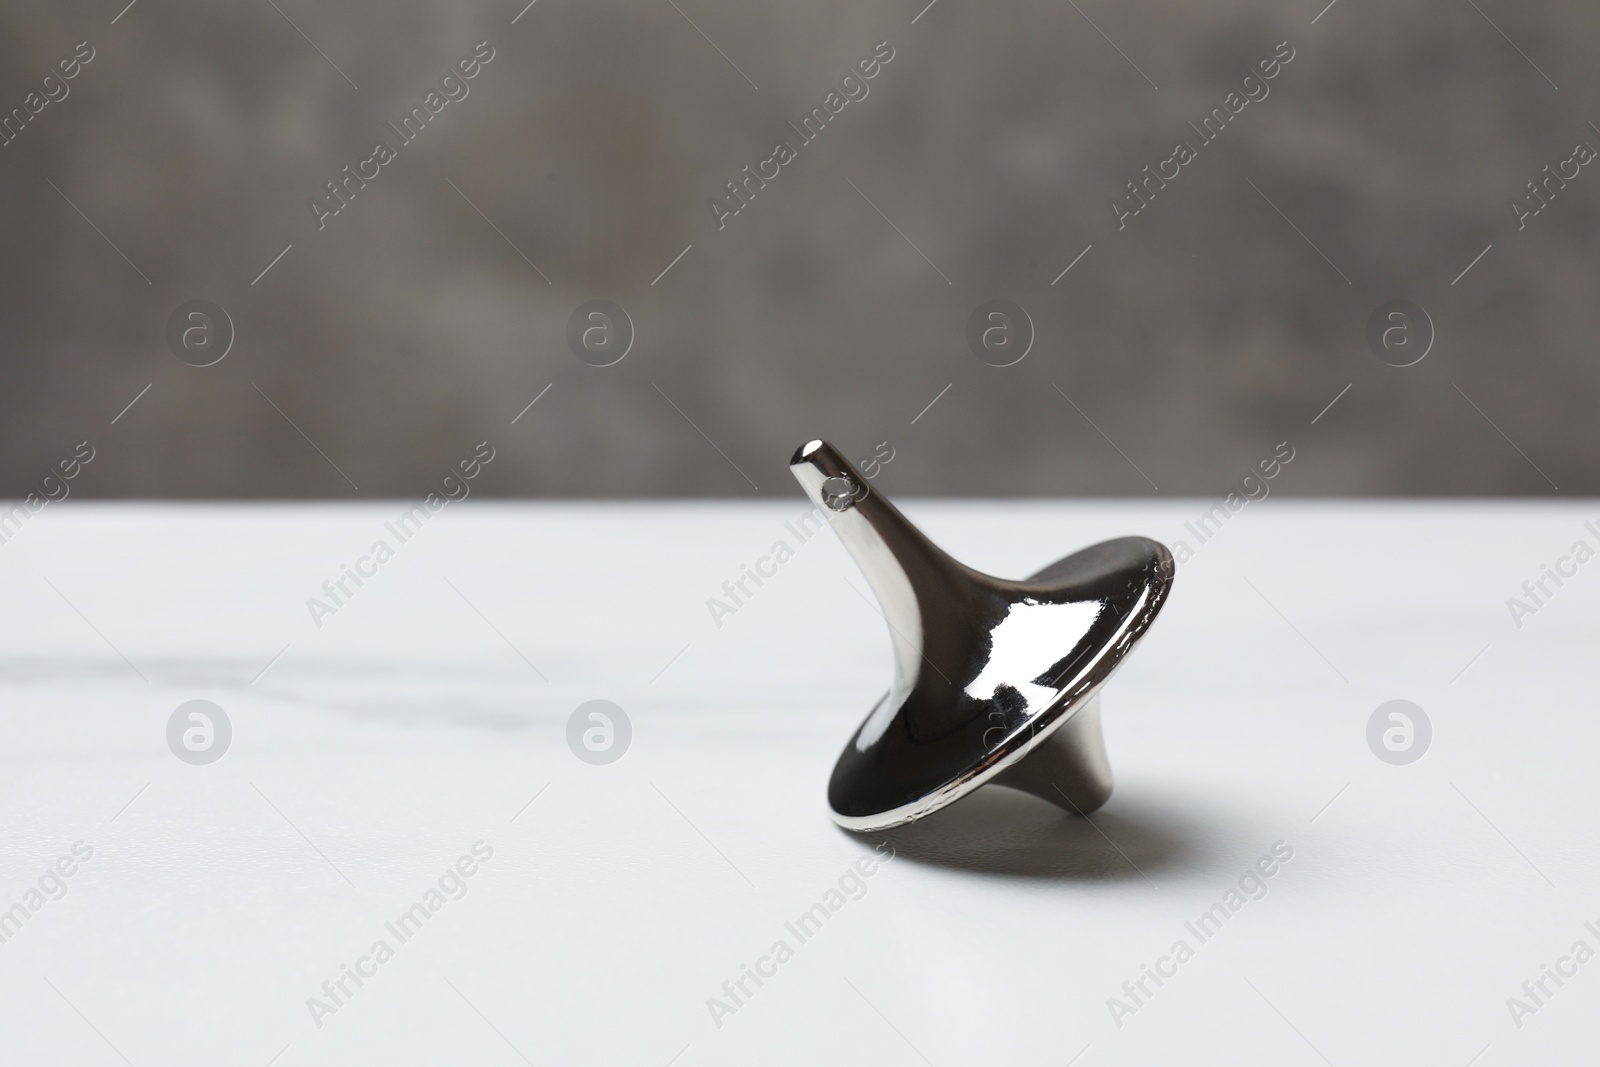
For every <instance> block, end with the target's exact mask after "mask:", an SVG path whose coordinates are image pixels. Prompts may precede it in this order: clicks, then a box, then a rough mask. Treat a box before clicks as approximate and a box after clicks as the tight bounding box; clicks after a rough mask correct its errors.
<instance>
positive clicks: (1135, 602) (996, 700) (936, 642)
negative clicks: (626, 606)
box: [789, 441, 1174, 830]
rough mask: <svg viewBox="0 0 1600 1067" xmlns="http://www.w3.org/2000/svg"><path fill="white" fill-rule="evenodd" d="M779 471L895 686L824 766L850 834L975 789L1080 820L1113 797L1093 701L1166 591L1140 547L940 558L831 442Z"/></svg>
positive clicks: (1139, 540)
mask: <svg viewBox="0 0 1600 1067" xmlns="http://www.w3.org/2000/svg"><path fill="white" fill-rule="evenodd" d="M789 470H790V471H791V472H792V473H793V474H794V476H795V478H796V480H798V481H799V482H800V485H801V487H802V488H803V489H804V490H805V491H806V495H807V496H809V497H810V498H811V500H812V502H813V503H814V504H816V505H818V506H819V507H820V508H821V509H822V514H823V515H825V516H827V518H828V521H829V522H830V523H831V524H832V526H833V529H834V531H835V532H836V533H837V534H838V535H839V539H840V540H841V541H843V542H844V545H845V548H846V549H847V550H848V551H849V552H850V555H851V556H853V557H854V558H855V561H856V564H857V566H859V567H860V568H861V571H862V574H863V575H865V577H866V579H867V583H868V584H869V585H871V586H872V591H873V593H875V594H876V595H877V598H878V603H879V605H881V608H882V614H883V617H884V621H885V622H887V623H888V624H889V639H890V642H891V644H892V645H893V648H894V682H893V685H892V686H891V687H890V689H889V692H888V693H887V694H885V695H884V697H883V699H881V700H879V701H878V703H877V705H876V706H875V707H874V708H873V709H872V712H871V713H870V714H869V715H868V716H867V718H866V721H865V722H863V723H862V724H861V727H860V728H859V729H858V730H857V731H856V733H855V736H854V737H853V738H851V740H850V743H849V744H848V745H846V746H845V749H844V752H843V753H841V754H840V756H839V762H838V763H837V764H836V765H835V766H834V768H833V779H832V780H831V781H830V782H829V783H828V805H829V807H830V808H831V809H832V812H833V819H834V821H835V822H837V823H838V824H839V825H840V826H843V827H845V828H847V829H850V830H882V829H886V828H887V827H891V826H898V825H900V824H901V823H907V822H911V821H912V820H914V819H920V818H922V817H923V816H924V815H927V814H930V813H931V812H934V811H937V810H939V809H940V808H942V807H944V806H945V805H946V804H950V803H952V802H954V801H956V800H959V799H961V798H962V797H964V796H966V795H967V794H968V793H970V792H972V791H973V790H974V789H976V788H978V787H979V786H980V785H983V784H984V783H985V782H989V781H994V782H996V783H998V784H1000V785H1006V786H1010V787H1011V788H1013V789H1021V790H1025V791H1026V792H1029V793H1033V794H1034V795H1036V796H1039V797H1043V798H1044V799H1045V800H1048V801H1050V802H1052V803H1054V804H1056V805H1058V806H1060V807H1063V808H1066V809H1067V810H1068V811H1073V812H1076V813H1078V814H1081V815H1087V814H1088V813H1089V812H1092V811H1094V810H1095V809H1096V808H1098V807H1099V806H1100V805H1102V804H1104V803H1105V802H1106V799H1107V798H1108V797H1109V796H1110V795H1111V767H1110V764H1109V763H1108V762H1107V761H1106V751H1105V741H1104V738H1103V736H1102V735H1101V732H1100V707H1099V699H1098V694H1099V690H1100V687H1101V685H1103V684H1104V683H1105V681H1106V679H1107V678H1109V677H1110V676H1111V673H1112V672H1113V671H1114V670H1115V669H1116V668H1117V666H1118V665H1119V664H1120V663H1121V662H1122V660H1123V659H1124V657H1126V656H1127V654H1128V653H1129V652H1131V651H1132V650H1133V647H1134V645H1136V644H1138V642H1139V640H1140V638H1142V637H1143V636H1144V634H1145V632H1146V631H1147V630H1148V629H1149V628H1150V624H1151V622H1153V621H1154V620H1155V617H1156V614H1157V613H1158V612H1159V611H1160V610H1161V605H1162V604H1163V603H1165V602H1166V599H1167V593H1168V591H1169V590H1170V589H1171V588H1172V578H1173V570H1174V568H1173V562H1172V554H1171V553H1170V552H1168V551H1167V548H1166V546H1165V545H1162V544H1160V543H1159V542H1156V541H1152V540H1150V539H1149V538H1145V537H1119V538H1117V539H1115V540H1112V541H1104V542H1101V543H1100V544H1098V545H1093V546H1091V547H1089V548H1085V549H1083V550H1082V551H1080V552H1074V553H1073V554H1072V555H1070V556H1067V557H1066V558H1065V559H1061V560H1057V561H1056V562H1055V563H1052V564H1051V565H1050V566H1048V567H1046V568H1045V569H1044V570H1042V571H1039V572H1038V573H1037V574H1034V575H1031V576H1030V577H1028V578H1027V579H1025V580H1023V581H1020V582H1014V581H1007V580H1005V579H1003V578H991V577H990V576H988V575H986V574H981V573H979V572H978V571H975V570H973V569H972V568H970V567H967V566H964V565H962V564H961V563H958V562H957V561H956V560H954V559H952V558H951V557H950V556H948V555H946V554H945V553H944V552H943V551H942V550H941V549H940V548H939V547H938V546H937V545H935V544H934V543H933V542H931V541H929V540H928V539H927V538H926V537H924V536H923V535H922V533H921V531H919V530H918V529H917V528H916V527H915V526H913V525H911V523H910V521H908V520H907V519H906V517H905V516H904V515H902V514H901V513H900V511H899V509H897V508H896V507H895V506H894V505H893V504H891V503H889V501H888V500H886V499H885V498H884V496H883V494H882V493H881V492H879V491H878V490H876V489H873V488H871V487H869V486H868V485H867V483H866V481H865V480H864V479H863V478H862V477H861V475H860V474H859V473H857V472H856V471H855V469H854V468H852V467H851V466H850V464H849V463H848V462H847V461H846V460H845V458H844V456H843V455H841V454H840V453H839V451H838V450H837V449H835V448H834V447H833V446H832V445H830V444H827V443H826V442H824V441H811V442H809V443H807V444H805V445H802V446H801V447H800V450H799V451H798V452H796V453H795V454H794V458H793V459H792V460H790V461H789Z"/></svg>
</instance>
